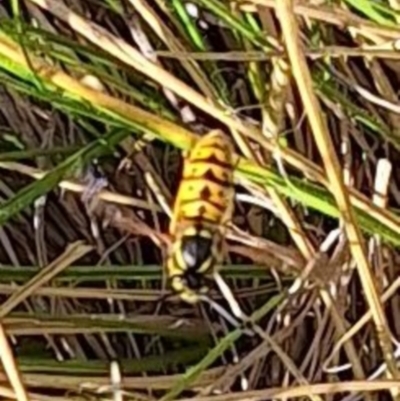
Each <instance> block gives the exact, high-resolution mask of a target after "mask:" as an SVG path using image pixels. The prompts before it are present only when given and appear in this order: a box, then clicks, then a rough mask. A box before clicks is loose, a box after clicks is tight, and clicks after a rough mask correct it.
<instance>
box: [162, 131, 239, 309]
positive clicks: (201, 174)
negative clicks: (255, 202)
mask: <svg viewBox="0 0 400 401" xmlns="http://www.w3.org/2000/svg"><path fill="white" fill-rule="evenodd" d="M233 157H234V153H233V144H232V142H231V140H230V139H229V138H228V137H227V136H226V135H225V134H224V133H223V132H222V131H220V130H213V131H210V132H209V133H207V134H206V135H204V136H203V137H201V138H200V139H199V140H198V141H197V142H196V143H195V145H194V147H193V148H192V149H191V151H190V152H189V154H188V157H187V158H186V160H185V163H184V168H183V174H182V180H181V182H180V185H179V189H178V193H177V197H176V200H175V204H174V208H173V216H172V219H171V223H170V226H169V232H170V235H171V237H172V245H171V249H170V252H169V256H168V259H167V264H166V267H167V272H168V276H169V279H170V282H171V286H172V289H173V290H174V291H175V292H176V293H177V294H179V296H180V298H181V299H182V300H183V301H185V302H188V303H191V304H194V303H196V302H198V301H199V296H200V295H201V294H205V293H206V292H207V290H208V287H207V284H206V280H207V276H209V275H210V274H212V273H214V272H215V271H216V266H218V265H220V263H221V262H222V259H223V254H224V252H223V249H224V237H225V233H226V226H227V223H228V222H229V221H230V220H231V219H232V213H233V209H234V185H233V170H234V166H233Z"/></svg>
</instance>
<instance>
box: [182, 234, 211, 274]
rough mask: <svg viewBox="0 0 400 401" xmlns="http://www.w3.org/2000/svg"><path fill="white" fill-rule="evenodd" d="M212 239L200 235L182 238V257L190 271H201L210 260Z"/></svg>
mask: <svg viewBox="0 0 400 401" xmlns="http://www.w3.org/2000/svg"><path fill="white" fill-rule="evenodd" d="M211 248H212V239H211V238H204V237H201V236H199V235H194V236H190V237H183V238H182V257H183V260H184V261H185V264H186V266H187V268H188V269H190V270H199V269H201V267H202V265H203V264H204V262H206V261H207V260H208V259H210V255H211Z"/></svg>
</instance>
